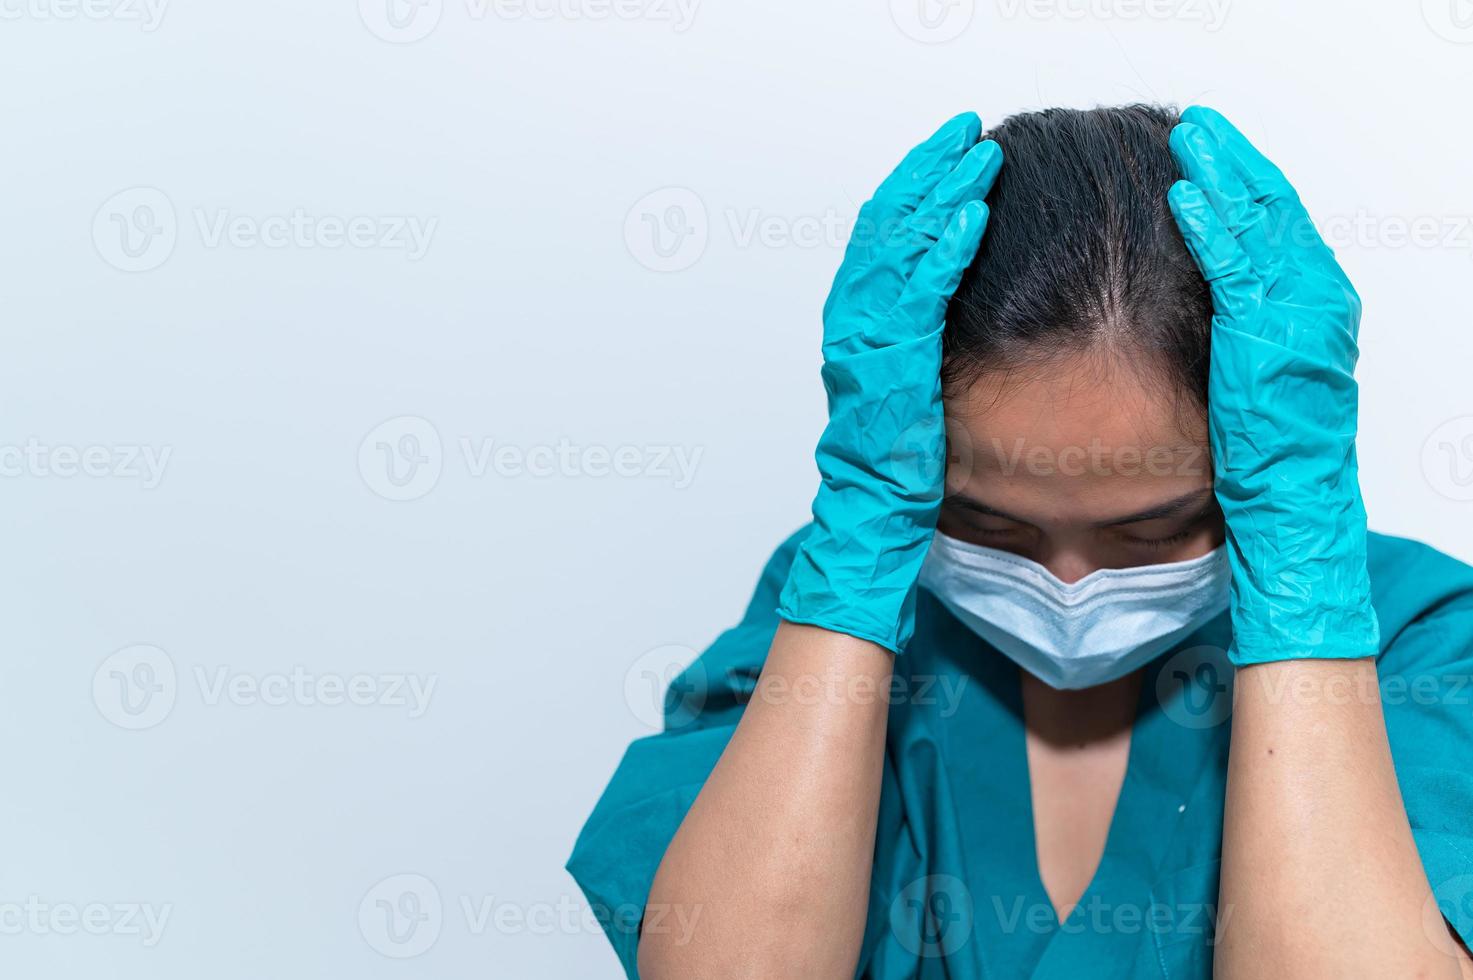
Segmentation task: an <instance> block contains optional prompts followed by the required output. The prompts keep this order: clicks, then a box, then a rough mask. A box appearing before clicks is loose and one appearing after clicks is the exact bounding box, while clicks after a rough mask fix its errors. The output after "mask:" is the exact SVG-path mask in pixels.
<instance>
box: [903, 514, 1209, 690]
mask: <svg viewBox="0 0 1473 980" xmlns="http://www.w3.org/2000/svg"><path fill="white" fill-rule="evenodd" d="M1229 576H1230V572H1229V568H1228V561H1227V554H1226V552H1225V551H1224V549H1223V548H1221V547H1219V548H1217V549H1216V550H1214V551H1212V552H1211V553H1209V554H1206V555H1203V556H1202V557H1201V558H1194V559H1192V560H1190V561H1181V562H1172V563H1170V564H1166V565H1141V566H1139V567H1136V568H1107V569H1101V570H1100V571H1097V572H1092V573H1090V574H1089V575H1086V576H1085V577H1084V578H1082V579H1080V580H1079V581H1077V582H1070V583H1065V582H1062V581H1060V580H1059V579H1057V578H1055V577H1054V575H1053V573H1051V572H1050V571H1049V570H1048V569H1046V568H1044V567H1043V566H1042V565H1040V564H1038V563H1037V562H1034V561H1029V560H1028V559H1026V558H1020V557H1019V556H1017V555H1014V554H1011V553H1009V552H1006V551H998V550H997V549H996V548H985V547H983V546H981V545H975V544H968V543H966V542H965V541H958V540H957V539H955V538H951V537H947V536H946V535H944V534H941V533H940V532H939V531H938V532H937V533H936V536H935V539H934V540H933V542H932V544H931V551H930V553H929V554H928V555H927V556H926V561H925V564H924V565H922V566H921V578H920V584H921V585H922V586H924V587H925V588H926V589H928V590H930V591H931V592H933V593H935V595H936V598H938V599H940V600H941V602H942V603H943V604H944V605H945V606H946V608H948V609H950V610H951V612H952V613H953V614H954V615H955V616H956V617H957V618H958V619H959V620H961V621H962V622H963V623H965V624H966V625H967V626H968V627H969V628H971V630H972V632H974V633H976V634H977V635H978V636H980V637H982V638H983V639H984V640H986V641H987V642H988V643H991V644H992V645H993V646H995V647H997V649H998V650H1000V651H1002V652H1003V653H1004V654H1006V655H1007V656H1008V657H1009V658H1011V659H1012V660H1013V661H1014V662H1016V663H1017V664H1018V666H1020V667H1022V668H1023V669H1024V670H1026V671H1028V672H1029V673H1030V674H1032V675H1033V676H1035V677H1037V678H1038V679H1039V680H1041V681H1043V682H1044V683H1045V684H1047V685H1049V686H1050V687H1054V688H1059V689H1064V690H1074V689H1078V688H1081V687H1094V686H1095V685H1097V684H1107V683H1109V682H1110V681H1113V680H1118V679H1119V678H1121V677H1124V676H1125V675H1127V674H1129V673H1131V672H1132V671H1134V670H1136V669H1137V668H1140V667H1143V666H1145V665H1146V664H1148V663H1150V662H1151V661H1152V660H1154V659H1156V657H1158V656H1160V655H1161V654H1162V653H1164V652H1166V651H1167V650H1169V649H1171V647H1172V645H1173V644H1175V643H1177V642H1178V641H1180V640H1183V639H1186V637H1188V636H1189V635H1191V634H1192V633H1193V632H1195V631H1196V630H1197V629H1199V628H1200V627H1202V626H1203V625H1205V624H1206V623H1207V622H1208V621H1209V620H1211V619H1213V618H1214V617H1215V616H1217V615H1218V614H1219V613H1221V612H1222V611H1223V610H1224V609H1226V608H1227V602H1228V581H1229Z"/></svg>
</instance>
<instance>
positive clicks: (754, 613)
mask: <svg viewBox="0 0 1473 980" xmlns="http://www.w3.org/2000/svg"><path fill="white" fill-rule="evenodd" d="M812 530H813V524H812V523H808V524H805V525H803V526H802V527H800V528H799V529H798V530H796V531H794V532H793V533H792V534H790V535H788V537H787V538H786V539H785V540H784V541H783V543H782V544H780V545H778V546H777V550H776V551H774V552H773V553H772V556H771V557H769V558H768V559H767V563H766V564H765V565H763V566H762V574H761V576H759V577H758V579H757V588H756V589H755V590H754V591H753V593H752V601H751V602H749V603H748V604H747V612H746V615H744V616H743V617H742V621H743V622H754V621H755V622H761V621H764V620H767V619H771V621H772V622H773V624H774V625H776V622H777V601H778V597H779V596H780V595H781V594H782V591H783V583H785V582H786V581H787V580H788V572H789V571H790V570H791V569H792V567H793V559H794V558H795V557H796V556H797V554H798V548H799V547H800V546H801V545H802V544H803V541H804V539H805V538H807V537H808V534H809V532H810V531H812Z"/></svg>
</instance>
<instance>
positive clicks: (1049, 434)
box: [945, 354, 1207, 448]
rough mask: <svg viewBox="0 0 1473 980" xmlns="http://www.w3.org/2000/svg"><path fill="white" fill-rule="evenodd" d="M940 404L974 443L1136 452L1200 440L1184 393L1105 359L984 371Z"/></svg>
mask: <svg viewBox="0 0 1473 980" xmlns="http://www.w3.org/2000/svg"><path fill="white" fill-rule="evenodd" d="M945 403H946V415H947V419H948V422H949V423H950V424H951V425H952V426H953V427H954V428H955V427H958V426H959V427H960V428H961V429H963V430H964V431H965V432H966V433H968V434H970V435H972V436H974V437H976V436H983V437H986V439H984V440H980V441H988V440H990V439H991V438H993V437H1002V438H1014V437H1022V438H1025V439H1026V440H1028V441H1029V442H1030V443H1034V444H1038V445H1044V446H1054V447H1057V448H1064V447H1066V446H1068V445H1073V444H1079V443H1083V444H1088V443H1089V442H1090V441H1091V440H1093V439H1098V440H1100V441H1101V442H1103V443H1105V444H1108V445H1114V446H1127V445H1134V446H1138V447H1148V446H1188V445H1190V446H1198V445H1203V446H1205V445H1206V442H1207V427H1206V420H1205V419H1204V418H1203V417H1202V413H1201V411H1200V409H1199V408H1198V407H1197V406H1195V405H1194V404H1192V403H1191V400H1190V397H1189V396H1187V395H1185V394H1184V393H1178V392H1175V391H1173V390H1172V388H1171V386H1170V385H1168V384H1164V383H1162V382H1161V381H1160V380H1159V379H1157V378H1155V377H1151V376H1148V375H1146V374H1145V372H1142V371H1140V370H1136V369H1134V368H1132V367H1131V366H1130V365H1129V364H1125V363H1121V359H1120V358H1114V357H1109V356H1106V355H1099V354H1081V355H1076V356H1072V357H1068V358H1063V359H1059V360H1056V361H1051V362H1049V363H1046V364H1039V365H1031V366H1024V367H1010V368H1006V369H1001V368H1000V369H998V370H994V371H987V370H984V371H983V372H982V373H981V374H980V375H978V376H976V378H975V380H973V381H972V383H970V384H969V385H967V386H965V387H962V386H957V387H956V388H955V390H948V391H947V392H946V398H945ZM973 441H979V440H976V439H974V440H973Z"/></svg>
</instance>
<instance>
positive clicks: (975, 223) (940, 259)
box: [888, 200, 991, 334]
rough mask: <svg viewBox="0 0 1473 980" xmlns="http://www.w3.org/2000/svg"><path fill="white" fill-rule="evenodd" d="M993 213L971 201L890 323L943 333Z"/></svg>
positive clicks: (943, 236) (909, 285)
mask: <svg viewBox="0 0 1473 980" xmlns="http://www.w3.org/2000/svg"><path fill="white" fill-rule="evenodd" d="M990 213H991V212H990V211H989V210H988V207H987V205H986V204H984V203H982V202H981V201H978V200H971V201H968V202H967V203H965V204H963V205H962V206H961V208H959V209H958V210H957V212H956V213H955V214H954V215H953V216H952V218H951V221H950V222H948V223H947V225H946V228H945V230H944V231H942V233H941V237H940V238H939V239H938V240H937V241H936V244H935V245H933V246H932V247H931V249H930V251H928V252H927V253H926V254H925V255H924V256H923V257H922V258H921V261H920V263H919V264H918V265H917V266H916V270H915V274H914V275H912V276H911V277H910V281H909V282H908V283H906V285H905V290H904V291H903V292H902V293H901V294H900V301H899V302H898V303H896V304H895V310H894V312H893V314H892V315H891V316H890V317H889V318H888V320H889V322H891V323H897V324H909V325H911V326H910V329H911V331H912V333H915V334H921V333H923V332H927V331H929V330H930V329H933V328H934V329H935V330H936V331H938V332H939V331H940V330H941V328H942V326H943V325H944V324H945V322H946V307H947V304H948V303H950V302H951V297H952V295H953V294H955V293H956V290H957V287H958V286H959V285H961V281H962V274H963V273H965V272H966V271H967V267H968V266H969V265H971V264H972V260H973V259H975V258H976V257H977V250H978V249H979V248H981V247H982V234H983V233H984V232H985V231H986V230H987V218H988V216H989V215H990Z"/></svg>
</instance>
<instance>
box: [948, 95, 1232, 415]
mask: <svg viewBox="0 0 1473 980" xmlns="http://www.w3.org/2000/svg"><path fill="white" fill-rule="evenodd" d="M1178 119H1179V116H1178V113H1177V112H1176V110H1174V109H1170V108H1164V107H1160V106H1149V105H1131V106H1122V107H1117V108H1098V109H1087V110H1085V109H1045V110H1043V111H1042V112H1026V113H1021V114H1019V115H1015V116H1011V117H1009V118H1008V119H1006V120H1004V121H1003V122H1002V123H1001V124H1000V125H999V126H997V127H996V128H995V129H993V130H992V132H990V133H988V134H987V136H988V137H989V138H991V139H994V140H996V141H997V142H998V143H999V144H1000V145H1001V146H1002V150H1003V167H1002V172H1001V174H1000V175H999V176H998V178H997V182H996V184H995V185H994V186H993V188H992V191H991V193H989V194H988V196H987V205H988V207H989V208H990V209H991V212H992V213H991V217H990V219H989V221H988V225H987V234H986V236H985V237H984V238H983V241H982V250H981V252H980V253H979V254H978V256H977V258H976V260H975V261H974V262H973V263H972V265H971V267H970V268H969V269H968V270H967V272H966V274H965V275H964V276H963V277H962V282H961V287H960V288H959V289H958V290H957V292H956V295H955V297H954V298H953V299H952V301H951V305H950V308H949V309H948V311H947V317H946V330H945V334H944V346H945V356H946V360H945V369H944V371H943V378H944V379H945V380H946V382H947V383H948V384H963V385H964V384H966V383H967V382H968V380H971V379H975V377H976V375H977V373H978V372H979V371H981V370H984V369H987V368H989V367H997V366H1002V367H1015V366H1018V365H1025V364H1030V363H1040V362H1047V361H1048V360H1050V359H1052V358H1054V357H1057V356H1060V355H1066V354H1075V353H1081V352H1085V351H1101V352H1106V353H1110V354H1115V355H1120V356H1122V357H1123V358H1126V359H1128V360H1127V363H1129V364H1130V365H1131V366H1132V367H1133V368H1135V369H1137V370H1141V371H1147V372H1152V373H1154V374H1155V375H1156V376H1157V377H1159V378H1160V379H1161V380H1163V381H1166V382H1167V383H1169V384H1171V385H1172V386H1173V387H1174V388H1175V389H1176V390H1177V391H1178V392H1182V391H1184V392H1186V393H1189V394H1190V395H1191V396H1192V397H1193V399H1194V401H1195V402H1196V405H1197V407H1198V408H1201V409H1203V410H1205V408H1206V405H1207V365H1208V343H1209V324H1210V321H1211V316H1212V300H1211V295H1210V293H1209V292H1208V289H1207V284H1206V282H1205V281H1204V280H1203V278H1202V274H1201V272H1200V271H1198V269H1197V266H1196V264H1195V263H1194V262H1193V260H1192V258H1191V256H1190V255H1189V254H1188V252H1187V250H1186V245H1185V243H1184V242H1183V241H1182V237H1181V232H1180V231H1179V230H1178V229H1177V226H1176V222H1175V221H1174V220H1173V218H1172V216H1171V212H1170V210H1169V208H1168V207H1167V204H1166V192H1167V190H1168V189H1169V188H1170V187H1171V185H1172V184H1173V183H1174V182H1175V181H1176V180H1177V179H1178V177H1179V176H1180V175H1179V173H1178V171H1177V167H1176V162H1175V160H1174V159H1173V158H1172V155H1171V150H1170V147H1169V145H1168V142H1167V140H1168V137H1169V136H1170V134H1171V130H1172V128H1173V127H1174V126H1175V125H1176V124H1177V121H1178Z"/></svg>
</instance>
